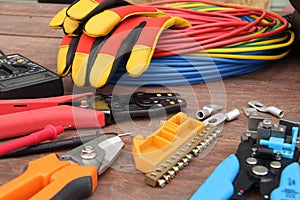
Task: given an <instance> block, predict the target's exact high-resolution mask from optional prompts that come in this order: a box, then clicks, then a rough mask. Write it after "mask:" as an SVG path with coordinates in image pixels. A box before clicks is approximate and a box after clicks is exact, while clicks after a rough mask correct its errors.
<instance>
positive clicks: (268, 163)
mask: <svg viewBox="0 0 300 200" xmlns="http://www.w3.org/2000/svg"><path fill="white" fill-rule="evenodd" d="M299 127H300V122H297V121H292V120H287V119H280V121H279V124H273V122H272V120H271V119H270V118H265V117H260V116H253V117H250V121H249V128H248V129H249V130H248V131H246V132H245V133H243V134H242V137H241V143H240V145H239V147H238V150H237V152H236V154H235V155H233V154H232V155H230V156H229V157H228V158H227V159H225V160H224V161H223V162H222V163H221V164H219V166H218V167H217V168H216V169H215V171H214V172H213V173H212V174H211V175H210V176H209V177H208V179H207V180H206V181H205V182H204V183H203V184H202V185H201V186H200V188H199V189H198V190H197V191H196V192H195V193H194V194H193V196H192V197H191V198H190V199H191V200H196V199H214V200H219V199H220V200H221V199H235V200H241V199H245V196H244V195H245V193H246V192H247V191H249V190H251V189H253V188H254V187H256V186H258V187H259V188H258V189H259V191H260V195H261V199H264V200H267V199H271V200H279V199H280V200H283V199H284V200H296V199H300V192H299V188H300V167H299V163H297V162H298V160H299V156H300V151H299V146H297V145H299V144H297V137H298V134H299ZM229 169H230V170H229ZM216 184H217V185H218V186H219V187H218V191H217V192H216V191H215V187H216Z"/></svg>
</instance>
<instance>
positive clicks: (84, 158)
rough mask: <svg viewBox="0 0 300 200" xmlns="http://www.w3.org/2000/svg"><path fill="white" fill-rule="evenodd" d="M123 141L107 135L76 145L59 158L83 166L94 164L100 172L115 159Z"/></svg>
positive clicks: (117, 137)
mask: <svg viewBox="0 0 300 200" xmlns="http://www.w3.org/2000/svg"><path fill="white" fill-rule="evenodd" d="M123 146H124V143H123V142H122V140H121V138H120V137H119V136H115V135H107V136H106V137H105V136H104V137H100V138H96V139H94V140H92V141H90V142H88V143H85V144H83V145H81V146H79V147H76V148H74V149H72V150H70V151H68V152H67V153H65V154H64V155H63V156H61V158H62V159H63V160H70V161H72V162H75V163H78V164H79V165H84V166H96V168H97V170H98V175H100V174H102V173H103V172H104V171H105V170H106V169H107V168H108V167H109V166H110V165H111V164H112V162H113V161H114V160H115V159H116V157H117V156H118V154H119V153H120V151H121V149H122V147H123Z"/></svg>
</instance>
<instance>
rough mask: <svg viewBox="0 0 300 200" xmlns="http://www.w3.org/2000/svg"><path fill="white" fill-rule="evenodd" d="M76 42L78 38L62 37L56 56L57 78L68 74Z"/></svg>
mask: <svg viewBox="0 0 300 200" xmlns="http://www.w3.org/2000/svg"><path fill="white" fill-rule="evenodd" d="M78 40H79V37H70V36H67V35H65V36H64V38H63V40H62V42H61V44H60V46H59V50H58V56H57V74H58V75H59V76H62V77H64V76H66V75H68V73H69V72H70V70H71V66H72V62H73V58H74V54H75V50H76V47H77V44H78Z"/></svg>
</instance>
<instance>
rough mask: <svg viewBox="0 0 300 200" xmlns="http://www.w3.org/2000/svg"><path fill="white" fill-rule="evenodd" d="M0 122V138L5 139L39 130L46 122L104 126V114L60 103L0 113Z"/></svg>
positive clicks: (66, 124) (72, 126)
mask: <svg viewBox="0 0 300 200" xmlns="http://www.w3.org/2000/svg"><path fill="white" fill-rule="evenodd" d="M0 122H1V123H0V139H6V138H12V137H17V136H21V135H26V134H29V133H32V132H35V131H39V130H41V129H43V128H44V127H45V126H47V125H48V124H51V125H53V126H64V127H67V126H70V128H92V127H102V126H105V114H104V113H103V112H102V111H96V110H90V109H84V108H79V107H74V106H67V105H62V106H52V107H48V108H42V109H36V110H30V111H24V112H18V113H12V114H7V115H0Z"/></svg>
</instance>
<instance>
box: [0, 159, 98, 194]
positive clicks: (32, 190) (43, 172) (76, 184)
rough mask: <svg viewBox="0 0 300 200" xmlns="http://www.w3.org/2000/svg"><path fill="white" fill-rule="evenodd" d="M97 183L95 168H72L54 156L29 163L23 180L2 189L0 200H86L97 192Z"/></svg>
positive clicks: (0, 188) (75, 166)
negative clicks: (85, 199) (84, 199)
mask: <svg viewBox="0 0 300 200" xmlns="http://www.w3.org/2000/svg"><path fill="white" fill-rule="evenodd" d="M97 181H98V174H97V168H96V167H95V166H79V165H78V164H71V163H70V162H68V161H60V160H59V159H58V158H57V156H56V155H55V154H50V155H48V156H45V157H42V158H39V159H37V160H34V161H31V162H29V164H28V167H27V169H26V171H25V172H24V173H23V174H22V175H21V176H19V177H17V178H16V179H14V180H12V181H11V182H9V183H7V184H5V185H3V186H1V187H0V200H5V199H11V200H23V199H24V200H25V199H29V198H30V199H31V200H39V199H82V198H84V197H86V196H88V195H90V194H91V193H92V192H93V191H94V190H95V188H96V186H97Z"/></svg>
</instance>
